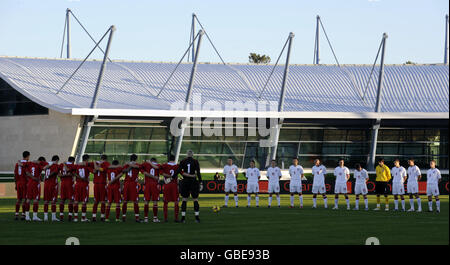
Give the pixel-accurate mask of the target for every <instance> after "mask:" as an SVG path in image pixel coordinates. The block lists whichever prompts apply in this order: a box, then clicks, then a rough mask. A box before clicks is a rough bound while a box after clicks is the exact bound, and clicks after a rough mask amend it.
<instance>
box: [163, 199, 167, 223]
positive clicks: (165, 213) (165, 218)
mask: <svg viewBox="0 0 450 265" xmlns="http://www.w3.org/2000/svg"><path fill="white" fill-rule="evenodd" d="M167 208H168V203H167V202H164V206H163V212H164V220H167V210H168V209H167Z"/></svg>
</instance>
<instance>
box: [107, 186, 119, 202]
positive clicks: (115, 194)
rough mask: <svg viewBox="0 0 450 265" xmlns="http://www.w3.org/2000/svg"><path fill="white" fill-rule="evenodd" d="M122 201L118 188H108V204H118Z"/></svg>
mask: <svg viewBox="0 0 450 265" xmlns="http://www.w3.org/2000/svg"><path fill="white" fill-rule="evenodd" d="M121 201H122V196H121V194H120V186H114V185H111V186H108V202H109V203H120V202H121Z"/></svg>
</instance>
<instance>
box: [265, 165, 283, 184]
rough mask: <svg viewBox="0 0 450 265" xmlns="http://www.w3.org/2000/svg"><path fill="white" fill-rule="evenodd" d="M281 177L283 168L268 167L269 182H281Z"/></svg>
mask: <svg viewBox="0 0 450 265" xmlns="http://www.w3.org/2000/svg"><path fill="white" fill-rule="evenodd" d="M280 177H281V170H280V168H279V167H269V168H268V169H267V178H268V179H269V183H279V182H280Z"/></svg>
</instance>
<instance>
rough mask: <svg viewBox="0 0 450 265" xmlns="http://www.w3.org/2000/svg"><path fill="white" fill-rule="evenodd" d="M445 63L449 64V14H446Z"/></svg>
mask: <svg viewBox="0 0 450 265" xmlns="http://www.w3.org/2000/svg"><path fill="white" fill-rule="evenodd" d="M444 49H445V50H444V64H448V14H447V15H445V44H444Z"/></svg>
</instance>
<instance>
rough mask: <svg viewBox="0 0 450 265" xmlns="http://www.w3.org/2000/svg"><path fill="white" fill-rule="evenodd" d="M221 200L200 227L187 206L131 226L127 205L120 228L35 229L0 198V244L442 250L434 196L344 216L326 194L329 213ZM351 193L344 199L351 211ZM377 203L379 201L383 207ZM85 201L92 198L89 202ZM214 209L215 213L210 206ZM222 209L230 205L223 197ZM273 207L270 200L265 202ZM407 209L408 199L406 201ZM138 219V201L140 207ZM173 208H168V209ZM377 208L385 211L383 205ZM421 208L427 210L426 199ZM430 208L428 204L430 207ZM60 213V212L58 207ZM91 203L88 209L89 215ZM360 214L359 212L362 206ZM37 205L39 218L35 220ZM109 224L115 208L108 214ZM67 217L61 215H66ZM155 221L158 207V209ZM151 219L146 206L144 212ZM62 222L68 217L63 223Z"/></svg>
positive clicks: (443, 227) (445, 212) (207, 198)
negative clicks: (373, 243)
mask: <svg viewBox="0 0 450 265" xmlns="http://www.w3.org/2000/svg"><path fill="white" fill-rule="evenodd" d="M223 196H224V195H223V194H201V195H200V206H201V209H200V216H201V221H202V222H201V223H200V224H197V223H195V222H194V216H193V206H192V202H191V201H190V202H189V203H188V213H187V223H186V224H178V223H174V222H173V208H172V207H171V208H169V220H170V222H169V223H156V224H155V223H135V222H134V218H133V207H132V206H131V207H130V206H128V220H127V222H125V223H116V222H114V221H113V220H112V222H110V223H102V222H96V223H69V222H67V221H66V222H63V223H51V222H47V223H37V222H25V221H14V220H13V216H14V214H13V212H14V205H15V199H13V198H6V199H5V198H3V199H0V244H20V245H22V244H35V245H43V244H56V245H63V244H64V243H65V240H66V238H68V237H72V236H74V237H78V238H79V240H80V244H82V245H83V244H86V245H87V244H158V245H165V244H206V245H209V244H233V245H236V244H238V245H247V244H249V245H253V244H308V245H329V244H339V245H340V244H354V245H362V244H364V243H365V240H366V238H368V237H377V238H378V239H379V240H380V244H382V245H393V244H394V245H395V244H433V245H434V244H443V245H448V244H449V230H448V229H449V196H448V195H445V196H441V213H439V214H438V213H436V212H433V213H429V212H426V211H425V212H422V213H410V212H393V211H392V209H393V208H394V207H393V206H394V205H393V198H392V196H391V197H390V209H391V211H389V212H385V211H380V212H375V211H372V210H370V211H364V210H360V211H347V210H346V209H345V208H346V207H345V200H344V199H343V198H342V197H341V199H340V209H339V210H337V211H333V210H331V207H332V206H333V204H334V197H333V196H332V195H329V196H328V206H329V208H328V209H323V200H322V198H318V206H319V207H318V209H312V208H311V205H312V196H311V195H304V208H303V209H299V208H298V197H296V198H295V204H296V207H297V208H294V209H290V208H288V205H289V195H281V204H282V207H281V208H277V207H272V208H267V196H268V195H266V194H264V195H261V196H260V207H259V208H255V207H254V203H255V202H254V199H253V200H252V207H251V208H246V207H245V206H246V204H247V200H246V195H245V194H241V195H239V206H240V207H239V208H234V207H229V208H223V207H222V205H223V203H224V200H223ZM354 198H355V196H354V195H350V201H351V205H352V208H353V206H354ZM383 201H384V200H383V199H382V202H383ZM90 202H92V198H91V199H90ZM214 205H219V206H220V207H221V211H220V212H219V213H214V212H213V211H212V206H214ZM229 205H234V200H233V197H232V196H230V201H229ZM272 205H276V199H275V197H274V200H273V202H272ZM406 205H407V209H408V208H409V200H408V199H407V200H406ZM140 206H141V207H140V211H141V216H142V215H143V203H142V202H141V205H140ZM170 206H172V205H170ZM374 206H375V196H369V207H370V209H373V208H374ZM382 207H384V206H383V205H382ZM422 207H423V209H424V210H428V206H427V201H426V197H425V196H422ZM433 207H435V206H434V203H433ZM65 208H66V210H67V206H66V207H65ZM91 208H92V203H89V204H88V217H89V218H90V217H91V214H90V210H91ZM360 208H364V202H363V201H362V200H361V202H360ZM42 209H43V206H42V202H41V204H40V207H39V216H40V217H41V218H42V217H43V213H42ZM111 210H112V211H111V216H112V219H114V218H115V212H114V208H113V209H111ZM66 214H67V213H66ZM158 214H159V218H160V219H162V216H163V212H162V205H160V208H159V213H158ZM150 215H152V213H151V207H150ZM66 220H67V217H66Z"/></svg>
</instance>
